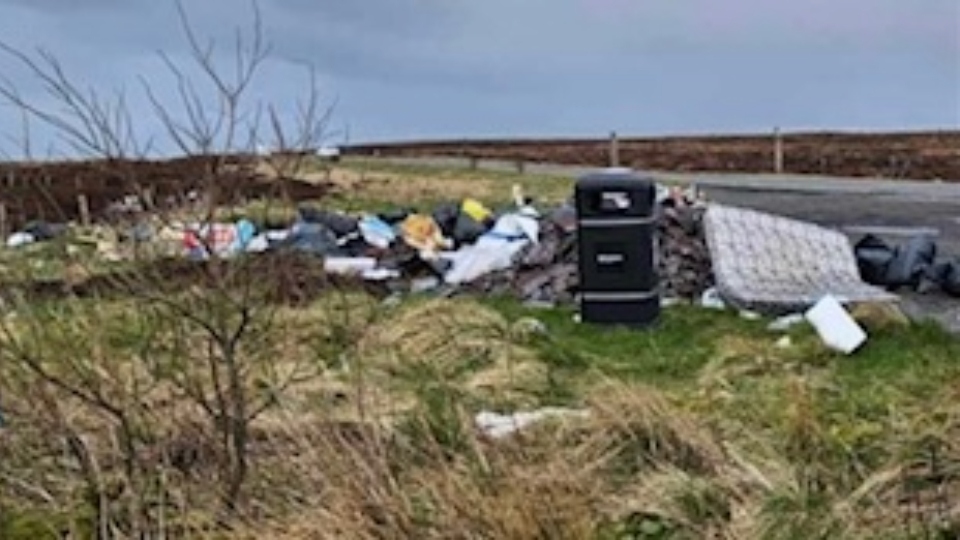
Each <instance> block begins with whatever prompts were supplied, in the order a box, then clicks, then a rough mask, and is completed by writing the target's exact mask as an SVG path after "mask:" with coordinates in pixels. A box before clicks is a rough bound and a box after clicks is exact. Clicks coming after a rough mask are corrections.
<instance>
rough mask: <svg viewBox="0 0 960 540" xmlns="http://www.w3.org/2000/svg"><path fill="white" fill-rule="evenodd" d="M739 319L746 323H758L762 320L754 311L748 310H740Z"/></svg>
mask: <svg viewBox="0 0 960 540" xmlns="http://www.w3.org/2000/svg"><path fill="white" fill-rule="evenodd" d="M740 318H741V319H744V320H747V321H759V320H760V319H762V318H763V315H761V314H759V313H757V312H756V311H751V310H749V309H741V310H740Z"/></svg>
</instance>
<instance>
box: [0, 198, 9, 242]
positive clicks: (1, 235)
mask: <svg viewBox="0 0 960 540" xmlns="http://www.w3.org/2000/svg"><path fill="white" fill-rule="evenodd" d="M8 234H10V231H9V229H8V228H7V204H6V203H5V202H3V201H0V239H4V240H5V239H6V238H7V235H8Z"/></svg>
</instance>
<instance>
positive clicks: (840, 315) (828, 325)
mask: <svg viewBox="0 0 960 540" xmlns="http://www.w3.org/2000/svg"><path fill="white" fill-rule="evenodd" d="M804 316H805V317H806V319H807V320H808V321H810V324H812V325H813V327H814V328H816V330H817V334H819V335H820V339H822V340H823V343H824V344H825V345H826V346H827V347H830V348H831V349H834V350H837V351H840V352H842V353H844V354H852V353H853V352H854V351H856V350H857V349H859V348H860V346H861V345H863V344H864V342H866V341H867V333H866V332H865V331H864V330H863V328H861V327H860V325H859V324H857V321H855V320H854V319H853V317H851V316H850V313H848V312H847V310H846V309H844V307H843V306H842V305H841V304H840V302H839V301H838V300H837V299H836V298H834V297H833V296H830V295H827V296H824V297H823V298H821V299H820V301H819V302H817V304H816V305H815V306H813V307H812V308H810V309H809V310H808V311H807V313H806V314H805V315H804Z"/></svg>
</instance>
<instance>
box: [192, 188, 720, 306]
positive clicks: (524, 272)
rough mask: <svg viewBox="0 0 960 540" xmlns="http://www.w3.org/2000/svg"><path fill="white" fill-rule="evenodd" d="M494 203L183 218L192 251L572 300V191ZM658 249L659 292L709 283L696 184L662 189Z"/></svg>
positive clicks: (688, 294)
mask: <svg viewBox="0 0 960 540" xmlns="http://www.w3.org/2000/svg"><path fill="white" fill-rule="evenodd" d="M512 198H513V204H512V205H510V206H509V207H507V208H504V209H500V210H499V211H495V210H493V209H491V208H488V207H487V206H485V205H484V204H483V203H482V202H480V201H478V200H475V199H472V198H467V199H464V200H462V201H459V202H456V203H448V204H442V205H440V206H438V207H437V208H434V209H433V210H432V211H431V212H429V213H426V212H421V211H418V210H417V209H402V210H395V211H391V212H383V213H364V214H359V215H348V214H344V213H338V212H331V211H325V210H320V209H317V208H313V207H308V206H301V207H299V208H298V212H297V214H298V215H297V219H296V221H295V222H294V223H293V224H292V225H291V226H289V227H287V228H285V229H279V230H263V231H258V230H257V228H256V226H255V225H254V224H253V223H252V222H250V221H249V220H240V221H238V222H236V223H229V224H213V225H197V224H194V225H192V226H188V227H185V228H184V230H183V236H182V248H183V250H184V252H185V254H186V255H187V256H188V257H189V258H191V259H195V260H204V259H206V258H208V257H211V256H216V257H230V256H233V255H235V254H238V253H241V252H248V253H250V252H254V253H261V252H267V251H295V252H300V253H307V254H311V255H316V256H318V257H322V259H323V261H324V266H325V268H326V270H327V272H329V273H332V274H344V275H351V276H358V277H361V278H363V279H364V280H367V281H376V282H383V283H385V284H386V286H387V287H389V288H390V289H391V290H392V291H394V292H396V293H423V292H433V293H436V294H440V295H446V296H450V295H453V294H457V293H458V292H472V293H480V294H495V295H510V296H514V297H516V298H519V299H521V300H523V301H526V302H531V303H541V304H550V305H554V304H561V303H569V302H572V301H573V300H574V298H575V296H576V292H577V249H576V247H577V234H576V233H577V216H576V210H575V207H574V205H573V202H572V201H567V202H566V203H564V204H561V205H559V206H556V207H553V208H549V209H540V208H537V206H536V205H535V204H534V201H533V200H532V199H530V198H529V197H526V196H524V194H523V193H522V191H521V190H520V188H519V187H516V186H515V187H514V190H513V197H512ZM658 199H659V203H660V204H659V205H658V206H659V210H660V212H659V218H660V219H659V231H660V242H659V257H658V265H659V267H660V273H661V285H662V287H663V291H664V295H665V296H671V297H673V296H676V297H681V298H687V299H693V298H696V297H697V296H699V295H700V294H702V293H703V291H704V290H706V289H707V288H709V287H710V286H712V284H713V281H712V273H711V265H710V254H709V252H708V250H707V247H706V242H705V235H704V232H703V215H704V212H705V210H706V204H705V201H704V200H703V197H702V194H700V193H699V192H697V191H696V190H679V189H674V190H662V191H661V193H660V196H659V197H658Z"/></svg>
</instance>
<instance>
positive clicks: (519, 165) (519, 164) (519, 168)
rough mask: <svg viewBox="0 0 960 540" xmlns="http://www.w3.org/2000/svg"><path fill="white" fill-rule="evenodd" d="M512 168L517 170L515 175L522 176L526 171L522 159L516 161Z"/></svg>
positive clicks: (525, 165)
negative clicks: (514, 167)
mask: <svg viewBox="0 0 960 540" xmlns="http://www.w3.org/2000/svg"><path fill="white" fill-rule="evenodd" d="M514 166H516V168H517V174H523V173H524V172H526V170H527V164H526V163H524V161H523V160H522V159H518V160H517V161H516V162H515V163H514Z"/></svg>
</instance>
